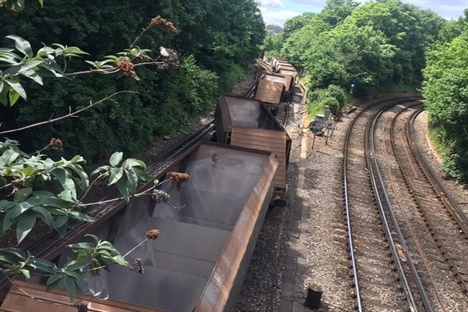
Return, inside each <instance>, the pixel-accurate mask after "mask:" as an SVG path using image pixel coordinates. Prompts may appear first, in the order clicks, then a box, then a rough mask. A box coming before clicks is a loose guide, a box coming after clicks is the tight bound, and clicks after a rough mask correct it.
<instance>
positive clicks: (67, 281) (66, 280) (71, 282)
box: [62, 275, 76, 302]
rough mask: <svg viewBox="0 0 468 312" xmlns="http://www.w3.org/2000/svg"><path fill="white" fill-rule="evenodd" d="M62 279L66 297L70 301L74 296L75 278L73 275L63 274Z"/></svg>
mask: <svg viewBox="0 0 468 312" xmlns="http://www.w3.org/2000/svg"><path fill="white" fill-rule="evenodd" d="M62 281H63V286H64V287H65V289H66V290H67V294H68V298H70V302H72V301H73V299H74V298H75V293H76V285H75V279H74V278H73V277H70V276H67V275H65V276H64V277H63V279H62Z"/></svg>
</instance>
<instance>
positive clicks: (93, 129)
mask: <svg viewBox="0 0 468 312" xmlns="http://www.w3.org/2000/svg"><path fill="white" fill-rule="evenodd" d="M157 15H161V16H163V17H164V18H166V19H167V20H169V21H171V22H172V23H173V24H174V25H175V27H176V28H177V29H178V32H177V33H170V32H164V31H163V32H158V31H153V30H150V31H149V32H148V33H147V34H145V36H142V37H141V38H140V40H139V41H138V45H139V46H144V47H148V48H150V49H153V50H159V47H160V46H163V47H166V48H170V49H172V50H174V51H176V53H177V54H178V56H179V59H180V62H181V68H180V70H177V71H174V70H162V71H160V70H158V71H155V68H153V67H139V68H138V69H137V74H138V76H139V77H140V78H141V81H140V82H135V81H133V80H132V79H128V78H126V77H121V78H119V79H117V80H116V79H115V77H105V76H102V75H96V76H86V77H82V76H75V77H71V79H68V80H59V81H57V80H50V79H46V80H47V81H46V82H45V83H44V87H42V86H39V85H37V84H34V82H28V83H25V88H26V90H27V91H28V92H33V93H35V94H37V96H35V97H34V98H29V99H28V103H27V105H23V103H20V105H15V107H13V108H6V107H0V116H1V117H0V118H1V120H0V122H2V127H1V128H0V131H1V130H2V129H3V130H5V129H10V128H17V127H19V126H23V125H26V124H29V123H32V122H34V121H37V120H44V119H48V118H50V116H51V115H54V116H57V115H62V114H64V113H66V112H68V110H69V109H70V108H71V109H79V108H80V107H83V106H85V105H87V104H88V103H89V101H91V100H95V99H100V98H102V97H103V96H105V95H108V94H111V93H113V92H115V91H118V90H123V89H132V90H135V91H136V92H137V94H130V93H129V94H122V95H120V96H119V97H116V98H115V99H114V100H115V102H113V103H111V102H108V103H103V105H101V106H100V108H98V109H97V110H94V111H87V112H85V113H84V114H83V115H82V116H81V117H80V118H75V119H73V120H67V121H66V122H58V123H55V124H51V125H48V126H46V127H43V128H42V129H41V132H40V133H36V132H34V135H32V134H33V132H29V131H23V132H21V133H18V134H14V135H11V138H15V139H19V140H20V141H21V142H22V144H23V145H24V146H25V148H27V150H29V151H33V150H35V149H38V148H40V146H43V143H44V141H45V140H49V139H50V137H52V136H60V137H61V139H62V140H63V142H64V153H65V155H74V154H77V153H79V154H81V155H83V156H84V157H86V158H88V159H90V160H92V161H93V162H98V161H101V160H103V159H107V158H108V157H109V155H110V153H112V151H114V150H116V149H118V150H123V151H124V152H126V153H130V154H134V153H135V152H137V151H141V150H142V149H143V148H144V147H145V146H146V145H147V144H148V143H149V142H150V140H151V139H152V138H153V136H154V135H161V134H165V133H171V132H174V131H177V129H178V128H179V127H181V126H183V125H185V124H187V122H189V121H190V119H191V118H192V117H193V116H194V115H195V114H196V113H199V112H201V111H203V110H205V109H206V108H207V107H208V106H209V105H211V104H212V103H213V102H214V99H215V98H216V96H217V94H220V93H221V92H223V91H225V90H228V89H229V88H232V86H233V85H234V84H235V83H236V82H237V81H238V80H239V79H240V78H242V77H243V75H244V69H245V68H246V67H247V65H248V64H249V63H251V61H252V60H253V59H254V58H255V57H257V56H258V55H259V47H258V46H259V44H261V43H262V41H263V39H264V34H265V30H264V24H263V21H262V18H261V15H260V12H259V10H258V8H257V6H256V4H255V2H254V1H253V0H243V1H234V2H233V1H226V0H216V1H212V0H210V1H208V0H197V1H192V0H190V1H189V0H177V1H173V0H170V1H169V0H163V1H124V2H115V1H108V0H103V1H90V0H84V1H82V0H79V1H78V0H71V1H64V0H50V1H45V2H44V5H43V6H42V7H41V5H40V4H39V3H38V2H31V3H30V4H28V6H27V7H26V9H25V10H23V11H21V12H16V13H15V12H13V13H12V12H9V11H7V10H0V21H1V26H2V27H0V38H2V39H3V38H4V37H5V36H7V35H10V34H15V35H18V36H20V37H23V38H27V40H28V41H29V42H31V45H32V47H33V49H35V50H37V49H39V48H40V47H41V46H42V44H46V45H50V44H53V43H61V44H64V45H68V46H78V47H80V48H81V49H82V50H84V51H86V52H87V53H89V55H87V56H86V57H85V59H91V60H92V59H101V58H103V57H104V56H106V55H109V54H113V53H115V52H116V51H123V50H124V49H126V48H128V47H129V46H130V45H131V43H132V41H133V40H134V38H135V36H136V34H138V33H139V32H140V31H141V29H142V28H144V27H145V25H146V24H147V23H148V21H149V20H150V19H151V18H153V17H155V16H157ZM232 17H234V18H232ZM0 42H1V41H0ZM4 44H10V42H9V41H8V40H5V41H4ZM67 68H68V69H70V70H83V69H86V68H83V66H82V63H81V62H76V61H73V60H71V61H69V62H68V64H67ZM130 103H131V104H130Z"/></svg>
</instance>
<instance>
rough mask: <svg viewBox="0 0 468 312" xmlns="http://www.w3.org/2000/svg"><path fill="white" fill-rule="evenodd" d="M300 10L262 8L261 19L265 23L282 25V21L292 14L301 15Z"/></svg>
mask: <svg viewBox="0 0 468 312" xmlns="http://www.w3.org/2000/svg"><path fill="white" fill-rule="evenodd" d="M301 14H302V12H296V11H289V10H283V11H269V10H266V11H264V10H262V16H263V20H264V21H265V24H266V25H279V26H283V24H284V22H285V21H286V20H288V19H290V18H293V17H294V16H298V15H301Z"/></svg>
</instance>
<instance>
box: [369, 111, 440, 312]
mask: <svg viewBox="0 0 468 312" xmlns="http://www.w3.org/2000/svg"><path fill="white" fill-rule="evenodd" d="M416 105H420V104H419V103H417V104H414V106H416ZM392 107H393V106H392ZM410 107H411V106H410ZM384 112H385V110H381V111H380V112H379V113H378V114H377V116H376V118H375V119H374V120H373V121H372V128H371V129H370V132H369V133H370V134H371V135H369V137H368V139H367V140H366V144H368V146H370V153H369V154H367V162H368V164H369V171H370V173H371V174H370V177H371V181H372V187H373V189H374V193H375V196H376V198H377V204H378V207H379V210H380V215H381V218H382V223H383V224H385V231H386V232H387V237H388V239H389V241H390V242H391V244H390V246H391V247H392V256H393V259H394V261H395V263H396V264H397V269H398V271H399V275H400V278H401V282H402V286H403V289H404V291H405V294H406V297H407V298H408V301H409V304H410V309H411V311H417V310H418V309H417V305H416V301H415V299H414V296H413V294H412V291H411V287H410V285H409V282H408V279H407V278H406V274H405V273H404V269H403V265H402V263H401V261H400V257H399V255H398V251H397V250H396V246H395V242H394V240H393V236H392V234H391V232H392V230H391V228H390V225H389V222H388V220H387V217H386V214H385V208H384V204H383V202H382V201H383V199H385V203H386V207H388V208H389V209H388V210H387V213H388V214H389V215H390V217H391V221H392V223H393V229H394V230H395V232H396V235H397V238H398V241H399V243H400V246H401V248H402V250H403V253H404V254H405V258H406V263H407V264H408V266H409V268H410V271H411V275H412V277H413V279H414V282H415V284H416V287H417V289H418V291H419V294H420V295H421V297H422V301H423V305H424V307H425V308H426V311H428V312H434V308H433V307H432V305H431V301H430V300H429V297H428V295H427V292H426V290H425V288H424V284H423V283H422V281H421V277H420V274H419V273H418V270H417V269H416V265H415V263H414V261H413V259H412V258H411V256H410V253H409V250H408V246H407V244H406V241H405V238H404V235H403V233H402V231H401V228H400V226H399V225H398V220H397V218H396V216H395V213H394V212H393V210H392V209H391V206H392V204H391V201H390V198H389V195H388V191H387V190H386V187H385V184H384V182H383V178H382V174H381V172H380V166H379V162H378V159H377V158H376V157H375V150H376V143H375V127H376V124H377V121H378V119H379V118H380V117H381V115H382V114H383V113H384ZM400 113H401V112H400ZM400 113H399V114H400ZM397 116H398V115H397ZM395 121H396V117H395V118H394V119H393V121H392V126H391V127H390V131H391V133H393V130H394V124H395ZM366 137H367V136H366ZM366 150H367V148H366ZM379 186H380V188H379ZM379 190H381V191H379ZM380 193H382V197H383V199H382V198H381V195H380Z"/></svg>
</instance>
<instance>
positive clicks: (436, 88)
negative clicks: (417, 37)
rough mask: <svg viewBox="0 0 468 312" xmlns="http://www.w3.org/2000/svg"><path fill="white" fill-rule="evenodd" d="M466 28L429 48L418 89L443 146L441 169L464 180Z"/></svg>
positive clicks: (467, 159)
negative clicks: (457, 34)
mask: <svg viewBox="0 0 468 312" xmlns="http://www.w3.org/2000/svg"><path fill="white" fill-rule="evenodd" d="M467 44H468V31H466V30H464V31H463V33H462V34H461V35H460V36H458V37H456V38H455V39H453V40H452V41H451V42H449V43H448V44H446V45H443V46H439V47H438V48H437V49H434V50H433V51H431V53H429V54H428V58H427V67H426V68H425V69H424V83H423V89H422V93H423V96H424V98H425V107H426V109H427V111H428V113H429V121H430V125H431V127H432V128H433V129H434V130H435V131H436V132H437V139H438V141H439V143H440V144H441V145H442V146H444V147H445V151H446V152H445V154H444V155H443V169H444V171H445V172H446V173H447V174H449V175H450V176H452V177H455V178H458V179H460V180H462V181H465V182H466V181H468V170H467V168H468V136H467V135H466V134H467V133H468V127H467V125H466V120H467V118H468V87H467V86H468V53H467V52H466V45H467Z"/></svg>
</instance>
